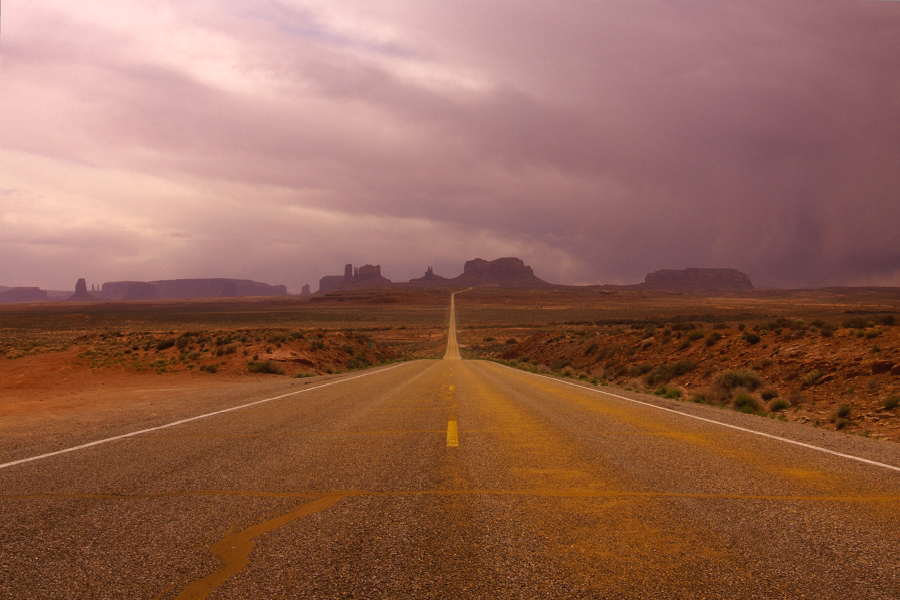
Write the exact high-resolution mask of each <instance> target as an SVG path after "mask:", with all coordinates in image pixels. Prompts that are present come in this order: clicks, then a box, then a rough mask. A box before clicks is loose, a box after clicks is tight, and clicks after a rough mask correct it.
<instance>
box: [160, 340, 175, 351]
mask: <svg viewBox="0 0 900 600" xmlns="http://www.w3.org/2000/svg"><path fill="white" fill-rule="evenodd" d="M174 345H175V338H167V339H164V340H163V341H161V342H159V343H158V344H156V350H157V351H160V350H168V349H169V348H171V347H172V346H174Z"/></svg>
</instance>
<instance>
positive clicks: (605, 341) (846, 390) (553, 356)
mask: <svg viewBox="0 0 900 600" xmlns="http://www.w3.org/2000/svg"><path fill="white" fill-rule="evenodd" d="M510 325H511V326H508V327H497V326H495V327H490V328H479V329H478V330H476V331H477V333H476V331H473V332H472V334H473V335H472V336H469V335H465V334H463V335H461V336H460V339H461V342H462V343H463V344H465V345H466V348H465V350H464V354H465V355H466V356H469V357H482V358H489V359H493V360H498V361H500V362H503V363H505V364H508V365H510V366H514V367H516V368H520V369H525V370H528V371H532V372H535V373H543V374H551V375H556V376H561V377H571V378H573V379H579V380H582V381H584V382H586V383H591V384H593V385H597V386H605V385H611V386H617V387H619V388H622V389H625V390H633V391H640V392H646V393H653V394H656V395H657V396H660V397H664V398H669V399H673V400H680V401H693V402H698V403H705V404H712V405H716V406H722V407H727V408H731V409H733V410H737V411H740V412H744V413H749V414H756V415H760V416H766V417H770V418H778V419H784V420H793V421H800V422H804V423H810V424H812V425H816V426H821V427H828V428H833V429H841V430H845V431H850V432H854V433H859V434H862V435H871V436H875V437H885V438H889V439H894V440H897V441H900V327H898V326H897V325H898V319H897V315H896V314H893V313H882V314H877V313H876V314H866V315H865V316H851V317H846V316H844V317H843V318H841V317H840V316H839V315H830V318H828V319H822V318H814V319H810V320H809V321H807V320H806V319H803V318H800V317H788V316H779V317H774V318H764V317H763V318H760V317H756V318H746V319H742V320H740V321H737V322H735V321H731V320H724V319H715V318H713V319H708V320H700V319H691V320H674V319H673V320H668V319H660V320H653V321H641V322H631V323H629V322H627V321H625V320H624V319H620V320H618V322H614V323H609V322H604V321H594V322H590V321H581V322H569V323H557V324H555V325H551V326H544V327H540V328H538V327H534V328H532V330H531V331H530V332H527V329H526V328H525V327H523V325H522V324H520V323H515V322H514V323H511V324H510ZM511 334H515V335H516V337H517V339H518V343H516V344H515V345H514V346H513V345H506V344H504V343H501V342H500V341H499V340H503V339H506V338H508V337H509V336H510V335H511ZM475 335H477V336H478V337H477V338H474V336H475ZM473 338H474V339H473ZM489 338H490V339H491V340H495V341H488V339H489ZM470 340H471V341H470ZM873 340H877V341H878V343H877V344H873ZM473 342H474V343H473Z"/></svg>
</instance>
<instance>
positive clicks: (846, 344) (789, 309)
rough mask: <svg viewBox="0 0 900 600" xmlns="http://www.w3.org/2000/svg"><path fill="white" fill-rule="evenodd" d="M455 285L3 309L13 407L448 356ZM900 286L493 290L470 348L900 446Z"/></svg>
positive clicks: (149, 400)
mask: <svg viewBox="0 0 900 600" xmlns="http://www.w3.org/2000/svg"><path fill="white" fill-rule="evenodd" d="M448 306H449V291H447V290H398V289H385V290H358V291H352V292H338V293H333V294H330V295H326V296H324V297H316V298H313V299H311V300H310V299H299V298H278V299H271V298H269V299H259V300H253V299H249V300H248V299H241V300H206V301H201V300H198V301H190V302H187V301H181V302H175V301H172V302H120V303H93V304H68V303H47V304H20V305H5V306H2V307H0V357H5V358H2V359H0V417H2V416H12V415H16V416H18V417H19V419H16V421H17V422H18V424H19V425H18V426H21V425H22V424H23V423H24V424H30V425H29V426H33V427H41V426H44V425H46V424H48V423H53V422H57V421H59V420H61V419H65V416H66V415H69V414H73V413H79V414H82V413H84V412H85V411H87V412H90V411H103V410H110V409H111V408H113V407H116V408H123V407H124V408H128V407H133V408H134V409H135V410H152V406H153V404H154V403H156V402H161V401H162V400H160V398H161V397H164V396H165V392H166V391H169V390H176V389H189V388H191V387H192V386H196V387H206V388H208V387H209V386H211V385H214V386H218V385H222V386H228V385H232V384H234V383H238V382H251V381H259V380H261V379H265V378H279V377H281V378H284V377H293V378H299V379H305V378H313V377H328V376H330V375H332V374H335V373H341V372H345V371H348V370H356V369H365V368H367V367H370V366H373V365H378V364H385V363H389V362H395V361H401V360H408V359H415V358H436V357H439V356H441V355H442V353H443V350H444V345H445V343H446V327H447V318H448ZM898 323H900V290H896V289H831V290H800V291H765V290H756V291H752V292H745V293H733V294H716V295H706V296H702V295H687V294H669V293H659V292H637V291H602V290H596V289H587V288H581V289H577V288H576V289H549V290H503V289H497V288H479V289H473V290H469V291H466V292H465V293H463V294H460V295H458V296H457V326H458V333H459V343H460V347H461V350H462V353H463V356H464V357H466V358H484V359H490V360H496V361H501V362H504V363H506V364H508V365H511V366H516V367H518V368H522V369H526V370H531V371H536V372H544V373H552V374H555V375H557V376H560V377H572V378H579V379H582V380H586V381H589V382H591V383H594V384H595V385H597V386H611V387H619V388H623V389H629V390H633V391H641V392H647V393H655V394H658V395H661V396H666V397H668V398H672V399H677V400H680V401H684V402H691V401H693V402H700V403H706V404H712V405H717V406H721V407H722V409H723V410H741V411H743V412H750V413H755V414H758V415H759V416H760V418H771V419H783V420H790V421H797V422H801V423H807V424H809V425H810V426H815V427H823V428H829V429H841V430H842V431H845V432H847V433H850V434H858V435H865V436H870V437H876V438H883V439H888V440H892V441H895V442H896V441H900V406H898V404H900V366H898V365H900V326H898Z"/></svg>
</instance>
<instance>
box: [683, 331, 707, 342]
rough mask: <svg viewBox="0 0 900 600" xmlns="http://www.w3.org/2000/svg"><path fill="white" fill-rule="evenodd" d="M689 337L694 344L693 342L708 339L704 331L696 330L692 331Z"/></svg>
mask: <svg viewBox="0 0 900 600" xmlns="http://www.w3.org/2000/svg"><path fill="white" fill-rule="evenodd" d="M687 337H688V339H689V340H691V341H692V342H693V341H696V340H701V339H703V338H704V337H706V332H704V331H702V330H700V329H694V330H693V331H691V332H690V333H689V334H688V336H687Z"/></svg>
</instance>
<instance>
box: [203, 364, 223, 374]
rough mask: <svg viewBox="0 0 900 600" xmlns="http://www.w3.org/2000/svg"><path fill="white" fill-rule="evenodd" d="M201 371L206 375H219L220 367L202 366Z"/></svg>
mask: <svg viewBox="0 0 900 600" xmlns="http://www.w3.org/2000/svg"><path fill="white" fill-rule="evenodd" d="M200 370H201V371H205V372H206V373H218V371H219V365H200Z"/></svg>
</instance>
